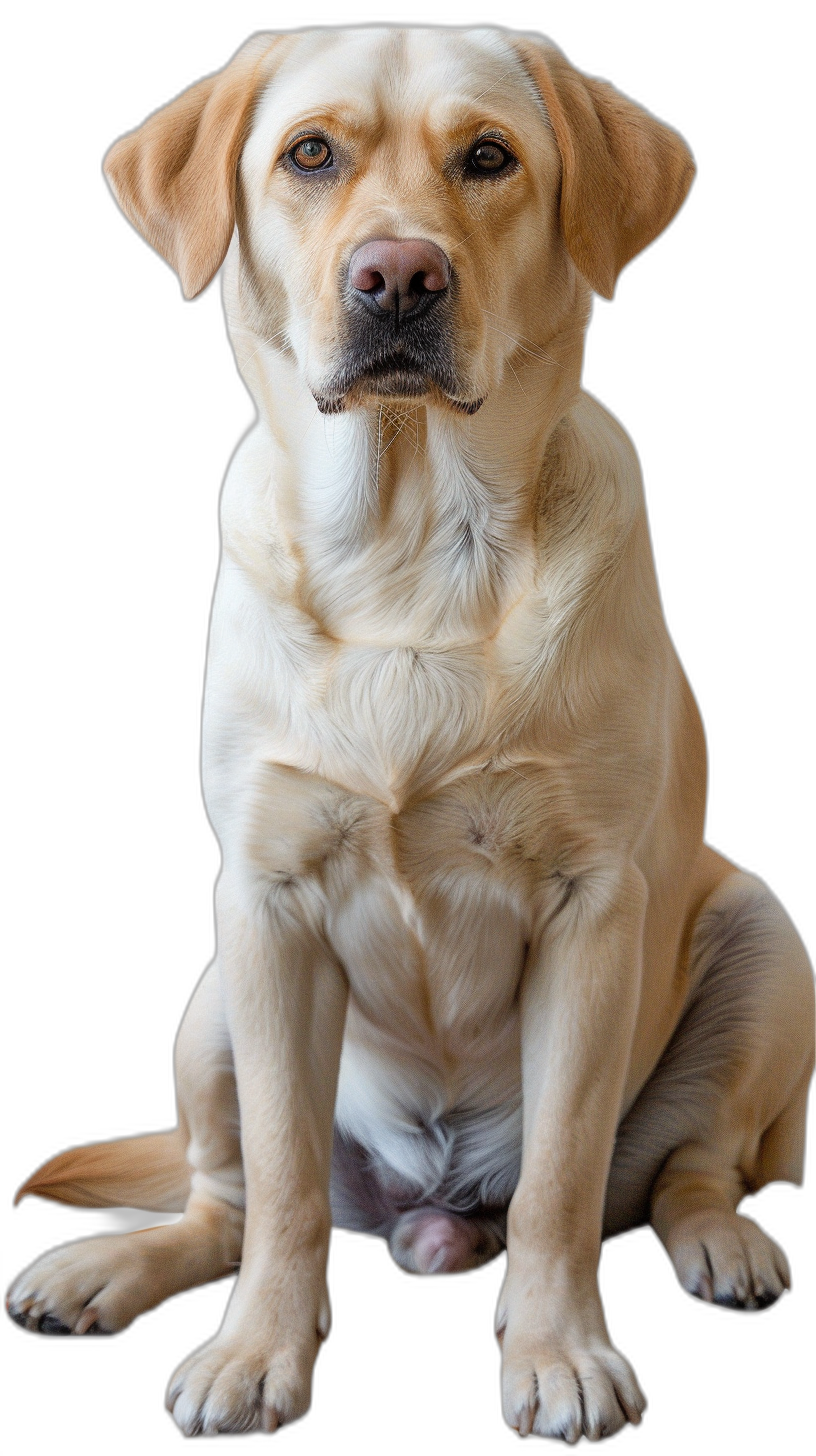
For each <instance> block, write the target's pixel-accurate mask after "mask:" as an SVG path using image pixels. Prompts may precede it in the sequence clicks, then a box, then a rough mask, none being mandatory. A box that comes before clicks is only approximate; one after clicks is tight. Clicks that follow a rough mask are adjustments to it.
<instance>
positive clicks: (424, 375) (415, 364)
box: [313, 350, 484, 415]
mask: <svg viewBox="0 0 816 1456" xmlns="http://www.w3.org/2000/svg"><path fill="white" fill-rule="evenodd" d="M313 393H314V399H315V403H316V404H317V407H318V409H319V410H320V413H321V414H324V415H336V414H341V413H342V411H343V410H345V409H348V408H350V407H351V408H353V407H354V406H355V405H363V404H365V403H367V402H368V401H370V400H371V398H372V397H373V398H374V400H375V401H376V400H386V399H387V400H394V401H396V400H417V399H422V398H431V399H433V398H436V399H439V398H440V397H441V399H443V400H444V401H445V403H446V404H448V405H450V406H451V407H452V408H453V409H455V410H457V411H459V413H461V414H467V415H473V414H475V413H476V411H477V410H478V409H479V408H480V407H481V405H482V404H483V403H484V399H472V398H468V397H467V396H466V395H463V393H462V390H461V388H460V385H459V381H458V380H457V378H456V375H455V373H454V371H453V370H452V369H451V368H449V367H448V366H447V365H445V364H444V363H442V362H441V361H433V360H431V361H424V360H415V359H412V358H411V357H410V354H409V353H407V352H405V351H402V350H400V351H393V352H391V353H388V354H385V355H384V356H382V357H380V358H377V359H368V360H365V359H362V360H354V361H351V360H350V361H348V362H347V363H346V364H345V366H344V367H343V368H342V369H341V370H339V371H338V372H337V373H336V374H335V375H334V377H333V378H332V379H331V380H330V382H329V384H328V387H327V388H326V389H325V390H324V391H322V392H321V393H320V394H318V393H316V392H314V391H313Z"/></svg>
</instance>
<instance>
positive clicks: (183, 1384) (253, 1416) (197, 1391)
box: [166, 1331, 319, 1436]
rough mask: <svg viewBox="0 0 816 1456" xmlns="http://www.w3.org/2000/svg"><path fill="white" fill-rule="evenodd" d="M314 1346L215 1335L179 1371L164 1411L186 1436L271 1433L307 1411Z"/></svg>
mask: <svg viewBox="0 0 816 1456" xmlns="http://www.w3.org/2000/svg"><path fill="white" fill-rule="evenodd" d="M318 1342H319V1341H318V1336H317V1334H316V1335H315V1338H314V1341H313V1342H309V1341H307V1342H306V1343H305V1344H303V1345H298V1344H296V1343H287V1342H286V1341H283V1340H281V1341H278V1342H276V1341H274V1340H270V1339H269V1338H267V1339H263V1338H261V1337H259V1335H258V1333H257V1332H256V1333H246V1334H244V1335H242V1334H241V1332H240V1331H234V1332H232V1333H231V1334H230V1335H229V1336H227V1335H224V1334H220V1335H216V1337H215V1339H213V1340H211V1341H210V1342H209V1343H208V1344H206V1345H202V1347H201V1349H200V1350H195V1351H194V1352H193V1354H192V1355H190V1356H189V1357H188V1358H187V1360H185V1361H184V1363H183V1364H182V1365H180V1366H179V1368H178V1370H177V1371H176V1373H175V1375H174V1376H173V1378H172V1380H171V1381H170V1384H169V1386H168V1389H167V1401H166V1404H167V1408H168V1410H169V1411H171V1412H172V1415H173V1419H174V1420H175V1422H176V1424H177V1425H178V1426H180V1428H181V1430H182V1431H183V1432H184V1434H185V1435H186V1436H201V1435H204V1436H214V1435H217V1434H218V1433H219V1432H225V1433H232V1434H238V1433H239V1432H244V1431H276V1430H277V1428H278V1426H282V1425H284V1424H285V1423H286V1422H287V1421H294V1420H297V1418H298V1416H302V1415H304V1414H305V1412H306V1411H307V1410H308V1408H309V1402H310V1399H311V1389H312V1367H313V1365H314V1361H315V1356H316V1354H317V1348H318Z"/></svg>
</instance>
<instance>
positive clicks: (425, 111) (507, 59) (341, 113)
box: [253, 26, 543, 137]
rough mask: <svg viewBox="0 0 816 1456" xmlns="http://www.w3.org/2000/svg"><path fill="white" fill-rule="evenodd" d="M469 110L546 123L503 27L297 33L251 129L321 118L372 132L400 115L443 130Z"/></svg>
mask: <svg viewBox="0 0 816 1456" xmlns="http://www.w3.org/2000/svg"><path fill="white" fill-rule="evenodd" d="M471 109H472V110H474V112H475V111H476V110H478V111H480V112H482V113H484V115H485V116H487V115H489V114H491V113H492V112H493V111H498V112H501V111H504V112H505V113H507V112H511V113H515V114H517V115H519V119H520V120H526V121H528V122H530V123H532V122H534V121H539V122H541V121H543V109H542V106H541V102H540V99H539V98H538V96H537V94H536V91H535V87H534V85H533V84H532V82H531V80H530V78H529V77H528V76H527V74H526V72H525V70H524V67H523V66H522V64H521V61H520V59H519V57H518V55H517V53H516V52H515V50H514V49H513V47H512V45H511V43H510V40H509V38H508V36H507V35H505V34H504V33H503V32H502V31H500V30H497V29H495V30H494V29H490V28H488V27H485V28H482V29H472V30H464V29H462V30H445V29H441V28H440V29H432V28H420V27H416V28H413V27H411V28H407V27H406V28H399V29H397V28H396V27H394V28H392V27H375V26H371V27H360V28H351V27H349V28H347V29H338V30H324V31H321V30H315V31H311V32H303V33H301V34H300V35H298V36H297V37H293V44H292V45H291V48H290V49H289V51H288V54H287V56H286V58H285V60H284V61H283V64H282V65H281V67H280V68H279V70H278V71H277V73H276V75H275V78H274V82H273V83H272V84H271V85H270V86H269V87H268V89H267V92H266V94H265V96H264V98H263V100H262V102H261V105H260V106H259V108H258V112H257V113H256V121H255V126H254V128H253V131H254V132H255V133H256V134H257V133H258V132H262V133H263V134H264V135H265V136H267V137H271V135H272V134H273V133H282V132H284V131H285V130H286V129H287V127H289V126H291V125H293V124H296V123H297V122H298V121H300V120H301V119H305V118H307V117H308V116H309V115H310V114H321V113H326V114H328V115H336V116H338V117H339V118H348V119H349V120H351V119H354V120H356V121H358V122H360V123H362V124H364V125H365V124H368V125H372V126H374V127H376V126H377V124H378V122H380V121H382V120H385V119H388V120H389V121H393V120H394V119H396V118H399V117H404V118H405V119H406V120H417V119H419V118H422V119H425V120H427V121H429V122H431V123H432V124H433V123H434V122H435V121H436V122H438V123H439V124H441V125H444V123H445V121H446V120H447V119H448V118H449V117H450V118H454V117H455V116H456V114H457V112H458V113H466V112H467V111H469V110H471Z"/></svg>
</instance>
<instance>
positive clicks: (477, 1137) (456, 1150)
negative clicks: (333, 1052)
mask: <svg viewBox="0 0 816 1456" xmlns="http://www.w3.org/2000/svg"><path fill="white" fill-rule="evenodd" d="M331 938H332V940H333V943H334V945H335V947H336V949H337V951H338V953H339V954H340V956H341V959H342V961H343V964H344V966H345V968H346V970H347V974H348V977H349V983H350V990H351V996H350V1004H349V1011H348V1017H347V1023H346V1035H345V1041H344V1047H343V1056H342V1062H341V1070H340V1080H339V1088H338V1098H337V1111H336V1121H337V1127H338V1132H339V1133H340V1134H341V1135H342V1136H343V1137H345V1138H347V1139H349V1140H350V1141H352V1142H353V1143H354V1144H356V1145H358V1146H359V1147H361V1148H362V1149H364V1150H365V1153H366V1156H367V1166H368V1169H369V1172H370V1175H371V1177H372V1179H373V1180H374V1181H375V1182H376V1184H377V1185H378V1188H379V1190H380V1191H381V1193H382V1195H383V1196H384V1197H385V1198H386V1199H387V1200H391V1201H392V1202H393V1203H394V1205H395V1206H397V1207H399V1206H412V1205H414V1204H416V1203H417V1202H425V1201H432V1202H434V1203H437V1204H441V1205H443V1206H445V1207H448V1208H454V1209H459V1210H462V1211H466V1210H469V1209H474V1208H476V1207H478V1206H485V1205H487V1206H489V1207H496V1206H501V1205H503V1204H506V1202H507V1200H508V1199H509V1197H510V1195H511V1193H512V1190H513V1188H514V1186H515V1183H516V1181H517V1177H518V1165H519V1157H520V1146H521V1093H520V1060H519V1028H518V1008H517V995H516V993H517V988H518V982H519V977H520V975H521V970H522V965H523V961H524V953H525V940H526V927H525V923H524V917H523V915H522V914H521V913H520V912H519V907H518V906H517V905H514V904H513V902H512V898H511V897H510V896H509V895H508V894H507V893H506V891H505V890H504V889H503V887H502V886H501V884H499V883H498V882H497V883H496V884H494V885H492V886H491V885H486V884H485V881H484V877H483V876H479V877H478V878H477V877H475V876H471V882H470V883H468V877H467V876H466V875H462V876H460V878H459V881H458V883H457V884H456V885H455V886H454V885H451V886H450V887H449V888H448V890H447V892H446V891H445V890H444V889H443V890H439V889H437V892H436V893H435V894H434V893H430V892H429V890H428V887H427V886H426V888H425V893H424V894H419V895H417V894H415V893H414V892H413V891H412V889H411V887H410V886H407V885H406V883H405V882H404V881H403V882H401V883H398V882H396V881H395V880H394V879H393V878H391V877H390V876H388V875H387V874H383V875H382V877H379V878H377V879H374V880H371V879H369V880H368V881H367V882H365V883H364V884H362V885H361V886H360V887H359V889H358V891H357V892H356V893H355V894H354V895H353V896H351V897H350V898H349V900H348V902H347V903H346V905H345V906H344V907H343V910H342V912H339V913H336V914H335V915H334V916H333V918H332V927H331Z"/></svg>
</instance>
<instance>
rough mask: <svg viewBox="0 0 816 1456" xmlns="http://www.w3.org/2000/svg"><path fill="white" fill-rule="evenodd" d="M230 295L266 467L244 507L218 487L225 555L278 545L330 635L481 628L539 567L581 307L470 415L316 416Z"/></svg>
mask: <svg viewBox="0 0 816 1456" xmlns="http://www.w3.org/2000/svg"><path fill="white" fill-rule="evenodd" d="M226 302H227V320H228V324H229V328H230V333H231V336H232V340H233V345H234V348H235V353H236V358H237V361H238V365H239V368H240V370H241V373H242V376H243V378H244V379H245V381H246V383H247V386H248V388H249V390H250V392H251V394H252V396H253V398H254V400H255V402H256V404H257V407H258V412H259V417H260V434H261V437H262V439H263V440H264V442H265V447H266V451H267V465H266V468H262V470H261V476H262V478H261V477H260V476H258V477H256V478H257V488H256V489H255V490H254V491H253V490H252V489H250V490H249V491H247V489H246V482H245V480H244V486H243V488H242V491H241V500H240V502H236V501H233V500H232V499H231V498H230V490H229V487H228V488H227V490H226V491H225V499H224V541H225V549H226V550H227V551H228V552H230V551H232V552H233V553H234V552H235V550H236V549H239V550H240V551H242V552H243V553H244V554H246V550H247V545H248V537H250V538H254V545H255V548H258V547H261V546H262V544H263V541H264V539H265V540H266V541H267V542H268V541H269V540H270V539H271V538H273V537H274V538H275V547H276V550H277V551H280V549H281V547H282V546H283V548H284V550H285V552H286V554H287V556H288V558H289V561H290V564H291V566H292V569H293V572H294V575H295V577H296V582H297V584H296V588H295V587H294V582H293V594H294V595H296V597H297V599H298V601H299V603H300V604H301V605H305V606H306V607H307V610H308V612H309V615H310V616H312V617H313V618H315V619H316V620H317V621H318V622H319V623H320V625H321V626H322V627H323V629H324V630H325V631H326V632H327V633H328V634H329V635H331V636H336V637H338V638H342V639H344V640H349V639H351V640H354V639H358V640H366V641H372V640H382V641H383V643H386V642H388V643H393V642H399V641H403V640H404V641H405V642H406V643H408V642H411V643H415V642H417V641H418V640H419V638H422V639H424V640H428V639H435V640H442V641H444V640H449V639H452V638H455V639H459V640H461V639H462V638H463V637H465V638H469V637H474V638H483V637H484V636H486V635H490V634H491V633H492V632H493V631H494V630H495V629H496V627H497V625H498V623H499V622H500V620H501V619H502V617H503V616H504V614H505V613H506V611H507V610H508V609H509V607H510V605H511V604H512V602H513V601H514V600H515V599H516V598H517V597H518V596H519V595H520V593H521V592H522V591H523V590H525V588H526V586H527V585H528V584H529V577H530V573H531V571H532V570H533V569H534V562H533V544H534V536H535V520H536V512H537V505H538V499H539V495H540V485H539V483H540V478H541V473H542V463H543V460H544V456H545V451H546V445H547V441H548V439H549V437H550V435H551V433H552V431H553V429H554V427H555V425H556V424H557V423H558V421H559V420H560V419H561V418H562V417H563V415H564V414H565V412H566V411H567V410H568V409H569V408H570V406H571V405H572V404H573V403H574V401H575V399H576V397H577V395H578V392H579V388H580V373H581V362H582V355H583V329H584V323H585V317H584V312H583V311H582V310H581V309H580V308H579V307H576V310H575V314H574V316H570V318H569V319H568V320H567V321H566V322H565V323H563V324H562V326H561V328H560V329H559V331H558V332H557V333H556V334H554V336H553V337H552V338H551V339H549V340H548V341H547V344H546V348H542V349H538V350H537V351H536V352H535V354H533V353H532V351H530V350H526V351H519V352H518V353H517V354H516V355H515V356H514V357H513V359H512V361H511V366H508V367H507V368H506V369H505V378H504V379H503V380H502V381H501V382H500V384H499V385H498V386H497V387H496V388H495V389H494V390H493V391H492V392H491V394H490V395H489V396H488V398H487V399H486V401H485V402H484V404H483V405H482V407H481V409H480V410H479V411H478V413H476V414H475V415H472V416H465V415H460V414H457V413H456V412H455V411H454V410H453V409H451V408H450V407H449V406H447V405H442V404H440V405H432V404H427V403H425V402H421V403H417V404H412V403H409V402H407V403H404V404H396V403H389V402H383V404H382V405H373V406H371V407H368V408H355V409H350V410H348V411H345V412H342V413H340V414H337V415H331V416H323V415H320V414H319V413H318V411H317V407H316V404H315V401H314V399H313V397H312V395H311V393H310V391H309V390H308V388H307V386H306V385H305V383H304V381H303V378H302V376H301V374H300V372H299V370H298V366H297V364H296V362H295V360H294V359H293V357H292V354H291V352H290V351H288V350H286V349H281V348H279V347H277V346H276V345H275V344H270V343H268V342H266V341H265V340H264V339H263V337H262V336H260V335H259V334H257V333H256V332H255V331H254V330H253V329H252V327H251V326H250V324H249V323H248V321H247V319H246V318H245V316H244V315H243V310H241V308H240V302H239V299H238V293H237V290H230V289H229V288H228V289H227V291H226ZM252 448H253V449H257V448H258V439H257V436H256V439H255V442H254V444H253V447H252ZM261 450H262V453H263V446H262V447H261ZM242 479H244V476H243V475H242ZM236 518H239V525H238V528H237V530H236V528H235V522H236ZM238 537H240V540H241V543H242V544H241V546H240V547H236V542H237V539H238ZM281 580H282V579H281V577H280V575H279V574H278V576H277V577H276V589H280V583H281Z"/></svg>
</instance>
